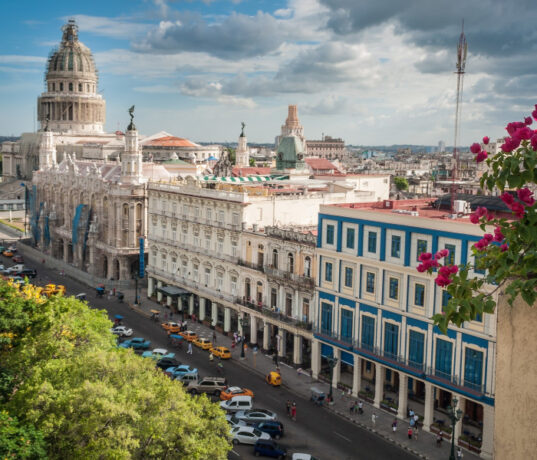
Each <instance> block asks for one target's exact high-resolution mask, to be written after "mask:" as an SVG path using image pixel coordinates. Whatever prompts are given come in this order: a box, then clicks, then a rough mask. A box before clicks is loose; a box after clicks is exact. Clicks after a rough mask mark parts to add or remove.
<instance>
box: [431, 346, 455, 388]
mask: <svg viewBox="0 0 537 460" xmlns="http://www.w3.org/2000/svg"><path fill="white" fill-rule="evenodd" d="M452 352H453V344H452V343H451V342H448V341H447V340H442V339H436V359H435V375H436V376H437V377H441V378H444V379H447V380H450V379H451V357H452Z"/></svg>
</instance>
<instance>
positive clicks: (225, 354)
mask: <svg viewBox="0 0 537 460" xmlns="http://www.w3.org/2000/svg"><path fill="white" fill-rule="evenodd" d="M209 353H212V354H213V355H214V356H216V357H217V358H220V359H230V358H231V352H230V351H229V348H227V347H216V348H211V349H210V350H209Z"/></svg>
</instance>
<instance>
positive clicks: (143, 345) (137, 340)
mask: <svg viewBox="0 0 537 460" xmlns="http://www.w3.org/2000/svg"><path fill="white" fill-rule="evenodd" d="M150 345H151V342H150V341H149V340H145V339H144V338H142V337H134V338H133V339H129V340H125V342H123V343H122V344H121V345H120V347H121V348H134V349H135V350H147V349H148V348H149V346H150Z"/></svg>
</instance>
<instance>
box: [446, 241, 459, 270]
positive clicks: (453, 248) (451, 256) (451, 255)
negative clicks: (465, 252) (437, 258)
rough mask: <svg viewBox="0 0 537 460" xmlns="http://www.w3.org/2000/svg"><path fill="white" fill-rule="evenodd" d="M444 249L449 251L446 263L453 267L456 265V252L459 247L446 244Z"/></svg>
mask: <svg viewBox="0 0 537 460" xmlns="http://www.w3.org/2000/svg"><path fill="white" fill-rule="evenodd" d="M444 248H445V249H447V250H448V251H449V254H448V256H447V257H446V259H445V260H446V262H445V263H446V264H449V265H453V264H454V263H455V251H456V250H457V247H456V246H455V245H454V244H446V245H445V246H444Z"/></svg>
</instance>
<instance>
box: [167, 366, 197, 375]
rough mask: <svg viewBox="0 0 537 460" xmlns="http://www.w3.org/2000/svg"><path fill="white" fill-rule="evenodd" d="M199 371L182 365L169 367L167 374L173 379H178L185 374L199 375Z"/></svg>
mask: <svg viewBox="0 0 537 460" xmlns="http://www.w3.org/2000/svg"><path fill="white" fill-rule="evenodd" d="M197 372H198V370H197V369H195V368H192V367H190V366H189V365H188V364H181V365H180V366H175V367H169V368H168V369H166V374H168V375H170V376H172V377H174V378H175V377H178V376H180V375H184V374H190V373H197Z"/></svg>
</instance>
